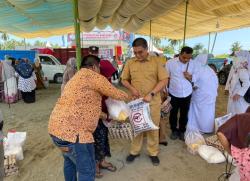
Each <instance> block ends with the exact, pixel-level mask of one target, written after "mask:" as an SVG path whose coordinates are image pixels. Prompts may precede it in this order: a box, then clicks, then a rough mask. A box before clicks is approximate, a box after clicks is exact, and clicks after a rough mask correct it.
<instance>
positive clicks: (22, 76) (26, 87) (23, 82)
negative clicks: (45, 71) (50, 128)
mask: <svg viewBox="0 0 250 181" xmlns="http://www.w3.org/2000/svg"><path fill="white" fill-rule="evenodd" d="M16 76H18V89H19V90H20V91H21V94H22V98H23V101H24V102H25V103H33V102H35V101H36V93H35V89H36V80H37V79H36V74H35V72H34V69H33V67H32V66H31V64H29V63H26V62H25V61H21V62H20V63H19V64H18V65H16Z"/></svg>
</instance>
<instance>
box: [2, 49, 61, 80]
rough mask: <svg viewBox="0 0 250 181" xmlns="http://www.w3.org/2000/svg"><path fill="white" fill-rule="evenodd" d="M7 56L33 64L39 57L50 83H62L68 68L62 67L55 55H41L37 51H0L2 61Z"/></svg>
mask: <svg viewBox="0 0 250 181" xmlns="http://www.w3.org/2000/svg"><path fill="white" fill-rule="evenodd" d="M5 55H9V56H10V57H13V58H15V59H19V58H28V59H29V60H30V61H31V62H34V59H35V57H39V58H40V61H41V64H42V70H43V72H44V77H47V79H48V80H49V81H53V82H56V83H62V80H63V73H64V70H65V68H66V66H65V65H62V64H61V63H60V62H59V61H58V60H57V58H55V57H54V56H53V55H49V54H39V53H38V51H36V50H0V60H4V58H5Z"/></svg>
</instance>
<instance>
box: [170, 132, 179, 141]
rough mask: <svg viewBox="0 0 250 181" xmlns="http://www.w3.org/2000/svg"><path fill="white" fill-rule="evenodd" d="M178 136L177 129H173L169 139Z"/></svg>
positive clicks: (174, 138)
mask: <svg viewBox="0 0 250 181" xmlns="http://www.w3.org/2000/svg"><path fill="white" fill-rule="evenodd" d="M178 137H179V133H178V132H177V131H173V132H172V133H171V135H170V139H171V140H176V139H177V138H178Z"/></svg>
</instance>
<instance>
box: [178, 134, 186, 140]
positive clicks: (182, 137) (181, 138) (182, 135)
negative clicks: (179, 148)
mask: <svg viewBox="0 0 250 181" xmlns="http://www.w3.org/2000/svg"><path fill="white" fill-rule="evenodd" d="M179 139H180V140H181V141H185V135H184V133H180V135H179Z"/></svg>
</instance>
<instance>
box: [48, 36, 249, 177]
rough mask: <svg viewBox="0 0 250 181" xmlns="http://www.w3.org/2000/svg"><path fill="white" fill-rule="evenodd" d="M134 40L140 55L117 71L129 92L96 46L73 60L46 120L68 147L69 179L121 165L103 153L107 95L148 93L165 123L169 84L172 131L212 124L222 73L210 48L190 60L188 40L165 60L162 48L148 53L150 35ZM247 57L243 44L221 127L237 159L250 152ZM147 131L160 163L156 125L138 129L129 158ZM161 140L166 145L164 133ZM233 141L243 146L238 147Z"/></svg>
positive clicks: (209, 129)
mask: <svg viewBox="0 0 250 181" xmlns="http://www.w3.org/2000/svg"><path fill="white" fill-rule="evenodd" d="M132 46H133V51H134V55H135V57H134V58H131V59H130V60H128V61H127V62H126V64H125V67H124V69H123V72H122V74H121V78H120V79H121V83H122V85H123V86H124V87H126V88H127V89H128V94H127V93H125V92H123V91H121V90H119V89H117V88H115V87H114V86H113V85H112V84H111V77H112V76H114V74H116V69H115V68H114V66H113V65H112V64H111V63H110V62H109V61H107V60H100V59H99V58H98V47H90V48H89V55H88V56H85V57H84V58H83V60H82V62H81V69H80V70H79V71H76V63H75V61H76V60H75V59H70V61H69V62H68V64H67V68H66V70H65V74H64V79H63V80H64V82H63V85H62V94H61V97H60V98H59V99H58V101H57V103H56V105H55V108H54V110H53V111H52V113H51V116H50V120H49V134H50V136H51V138H52V140H53V142H54V143H55V145H56V146H58V147H59V148H60V149H61V151H62V153H63V157H64V175H65V180H77V177H78V180H81V181H83V180H84V181H91V180H95V178H101V177H102V176H103V174H102V172H101V169H107V170H109V171H112V172H114V171H116V167H115V166H114V165H113V164H112V163H109V162H107V161H106V160H105V157H107V156H108V157H109V156H111V153H110V147H109V140H108V129H107V127H106V126H105V125H106V124H105V122H108V121H110V119H109V116H108V111H107V108H106V105H105V99H106V98H107V97H111V98H114V99H117V100H125V101H129V100H133V99H138V98H143V100H144V101H145V102H148V103H149V104H150V115H151V118H152V120H153V122H154V124H155V125H156V126H159V127H161V126H162V124H160V122H161V121H162V120H161V104H162V102H163V101H164V100H162V97H161V93H163V92H164V93H165V95H166V94H167V95H168V96H170V97H171V101H170V103H171V105H172V109H171V111H170V115H169V123H170V128H171V134H170V139H172V140H176V139H180V140H182V141H184V140H185V132H186V131H187V130H189V131H192V130H195V131H199V132H200V133H201V134H204V133H213V132H214V118H215V104H216V97H217V89H218V78H217V75H216V72H215V70H213V69H212V68H211V67H210V66H208V65H207V60H208V55H206V54H202V55H198V56H197V57H196V58H194V60H193V59H192V53H193V50H192V48H190V47H183V48H182V50H181V51H180V53H179V55H178V56H177V57H175V58H173V59H171V60H168V61H167V62H164V61H162V60H161V59H160V58H159V56H157V55H152V54H151V55H150V54H149V52H148V45H147V41H146V40H145V39H143V38H137V39H135V40H134V42H133V44H132ZM249 57H250V56H249V53H248V54H247V53H246V52H245V51H244V52H237V53H236V58H235V59H234V63H233V68H232V70H231V72H230V76H229V79H228V83H227V86H226V89H227V90H229V101H228V110H227V111H228V112H230V113H232V114H234V115H235V116H234V117H233V118H232V119H231V120H230V121H228V124H230V125H229V126H227V125H225V126H223V127H221V128H220V129H219V132H218V137H219V139H220V140H221V142H222V145H223V146H224V147H225V150H227V151H228V152H229V153H231V152H232V154H233V156H234V157H235V159H236V160H237V159H239V158H238V157H237V155H239V150H240V151H243V152H244V151H245V152H244V153H246V151H247V152H248V153H249V139H248V142H246V140H247V135H248V134H249V132H250V128H249V127H250V126H249V125H250V124H249V123H248V122H249V121H250V119H249V111H246V110H247V108H248V107H249V105H250V104H249V103H248V102H247V101H246V100H245V98H244V95H245V94H246V92H247V89H249V85H250V83H249V82H250V78H249V75H250V71H249V70H250V69H249V66H248V65H249V64H250V58H249ZM240 102H241V103H240ZM178 115H179V118H178ZM165 121H166V120H165ZM236 122H241V123H240V124H238V123H236ZM163 125H164V124H163ZM246 125H247V126H246ZM243 128H244V130H243V131H242V134H240V137H239V140H240V141H237V139H238V138H237V134H238V133H239V132H240V131H241V129H243ZM160 130H166V129H160ZM237 132H238V133H237ZM161 134H164V133H161ZM161 134H160V135H161ZM144 135H145V136H146V138H147V151H148V154H149V158H150V160H151V162H152V164H153V165H154V166H157V165H159V164H160V159H159V157H158V154H159V143H161V140H160V139H159V130H151V131H146V132H144V133H141V134H139V135H137V136H136V137H135V138H134V139H133V140H132V142H131V147H130V151H129V155H128V156H127V158H126V161H127V163H132V162H134V160H135V159H136V158H137V157H139V156H140V152H141V149H142V146H143V139H144ZM223 135H224V136H223ZM163 140H164V145H167V142H166V139H164V138H163ZM235 140H236V141H235ZM235 143H236V144H235ZM237 143H240V144H237ZM243 145H244V146H243ZM230 146H231V148H230ZM234 147H236V148H237V149H239V150H236V151H235V148H234ZM231 149H232V151H231ZM236 152H237V153H238V154H236ZM234 153H235V154H234ZM245 156H246V154H245ZM248 158H249V155H248ZM245 165H249V159H248V161H247V163H246V162H244V169H241V170H244V174H245V173H246V171H247V172H249V168H246V167H245ZM241 167H242V162H241ZM244 174H243V175H244ZM248 174H249V173H248ZM247 176H248V175H247ZM244 177H246V175H245V176H244ZM242 178H243V176H242ZM248 178H249V177H248Z"/></svg>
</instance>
